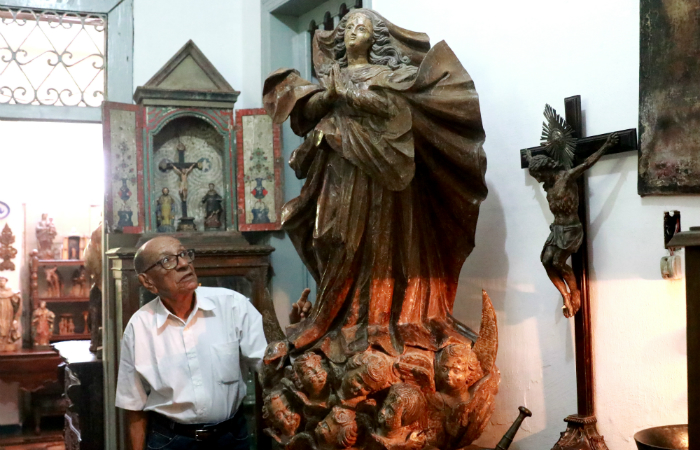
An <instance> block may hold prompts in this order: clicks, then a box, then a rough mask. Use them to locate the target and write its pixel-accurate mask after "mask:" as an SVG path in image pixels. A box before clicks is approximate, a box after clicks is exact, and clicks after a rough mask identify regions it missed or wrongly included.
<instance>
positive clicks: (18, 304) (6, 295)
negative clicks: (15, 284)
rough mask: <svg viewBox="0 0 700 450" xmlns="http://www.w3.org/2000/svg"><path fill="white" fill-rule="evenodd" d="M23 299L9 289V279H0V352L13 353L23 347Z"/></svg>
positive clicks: (16, 292)
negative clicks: (21, 321)
mask: <svg viewBox="0 0 700 450" xmlns="http://www.w3.org/2000/svg"><path fill="white" fill-rule="evenodd" d="M21 317H22V297H21V295H20V293H19V292H18V291H14V290H12V289H11V288H9V287H7V278H5V277H0V352H12V351H16V350H19V349H20V348H21V346H22V331H21V329H20V319H21Z"/></svg>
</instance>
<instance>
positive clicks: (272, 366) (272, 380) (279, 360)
mask: <svg viewBox="0 0 700 450" xmlns="http://www.w3.org/2000/svg"><path fill="white" fill-rule="evenodd" d="M287 360H289V356H288V348H287V343H286V342H285V341H273V342H270V343H269V344H267V347H265V354H264V355H263V361H262V367H261V368H260V371H259V372H258V378H259V381H260V384H261V385H262V387H263V389H265V390H266V391H267V390H269V389H272V387H273V386H275V385H276V384H277V383H278V382H279V381H280V379H281V378H282V376H283V375H284V371H283V369H284V365H285V363H286V362H287Z"/></svg>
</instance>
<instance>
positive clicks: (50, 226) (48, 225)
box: [36, 213, 57, 259]
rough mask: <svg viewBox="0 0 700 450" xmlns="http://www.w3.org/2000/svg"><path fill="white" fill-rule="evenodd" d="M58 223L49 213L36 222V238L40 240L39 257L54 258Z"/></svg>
mask: <svg viewBox="0 0 700 450" xmlns="http://www.w3.org/2000/svg"><path fill="white" fill-rule="evenodd" d="M56 234H57V233H56V225H54V223H53V219H52V218H49V215H48V214H46V213H44V214H42V215H41V220H40V221H39V223H37V224H36V240H37V241H38V242H39V259H54V252H53V240H54V238H55V237H56Z"/></svg>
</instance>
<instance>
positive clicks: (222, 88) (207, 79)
mask: <svg viewBox="0 0 700 450" xmlns="http://www.w3.org/2000/svg"><path fill="white" fill-rule="evenodd" d="M238 94H239V92H238V91H236V90H235V89H233V87H231V85H230V84H228V82H227V81H226V79H225V78H224V77H223V76H222V75H221V73H220V72H219V71H218V70H217V69H216V67H214V65H213V64H212V63H211V61H209V59H208V58H207V57H206V56H204V53H202V51H201V50H200V49H199V47H197V45H196V44H195V43H194V42H193V41H192V40H189V41H187V43H186V44H185V45H184V46H183V47H182V48H181V49H180V50H178V52H177V53H176V54H175V55H174V56H173V57H172V58H170V60H169V61H168V62H167V63H165V65H164V66H163V67H162V68H161V69H160V70H159V71H158V72H156V74H155V75H153V77H152V78H151V79H150V80H148V82H147V83H146V84H145V85H143V86H139V87H138V88H137V89H136V92H135V93H134V100H135V101H136V102H137V103H143V104H173V102H178V103H180V104H182V102H183V101H184V102H185V103H191V102H193V101H194V102H199V103H201V102H202V101H204V102H231V103H235V101H236V98H237V97H238Z"/></svg>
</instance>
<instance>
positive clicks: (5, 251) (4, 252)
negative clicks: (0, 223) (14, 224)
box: [0, 224, 17, 270]
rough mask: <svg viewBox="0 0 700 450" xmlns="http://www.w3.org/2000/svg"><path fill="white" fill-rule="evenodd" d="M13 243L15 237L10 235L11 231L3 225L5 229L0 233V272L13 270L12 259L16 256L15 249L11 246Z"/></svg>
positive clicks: (6, 225)
mask: <svg viewBox="0 0 700 450" xmlns="http://www.w3.org/2000/svg"><path fill="white" fill-rule="evenodd" d="M14 242H15V236H14V234H12V230H11V229H10V226H9V225H8V224H5V228H3V229H2V233H0V259H2V260H3V261H2V262H0V270H15V263H13V262H12V259H14V258H15V256H17V249H16V248H14V247H13V246H12V244H14Z"/></svg>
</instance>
